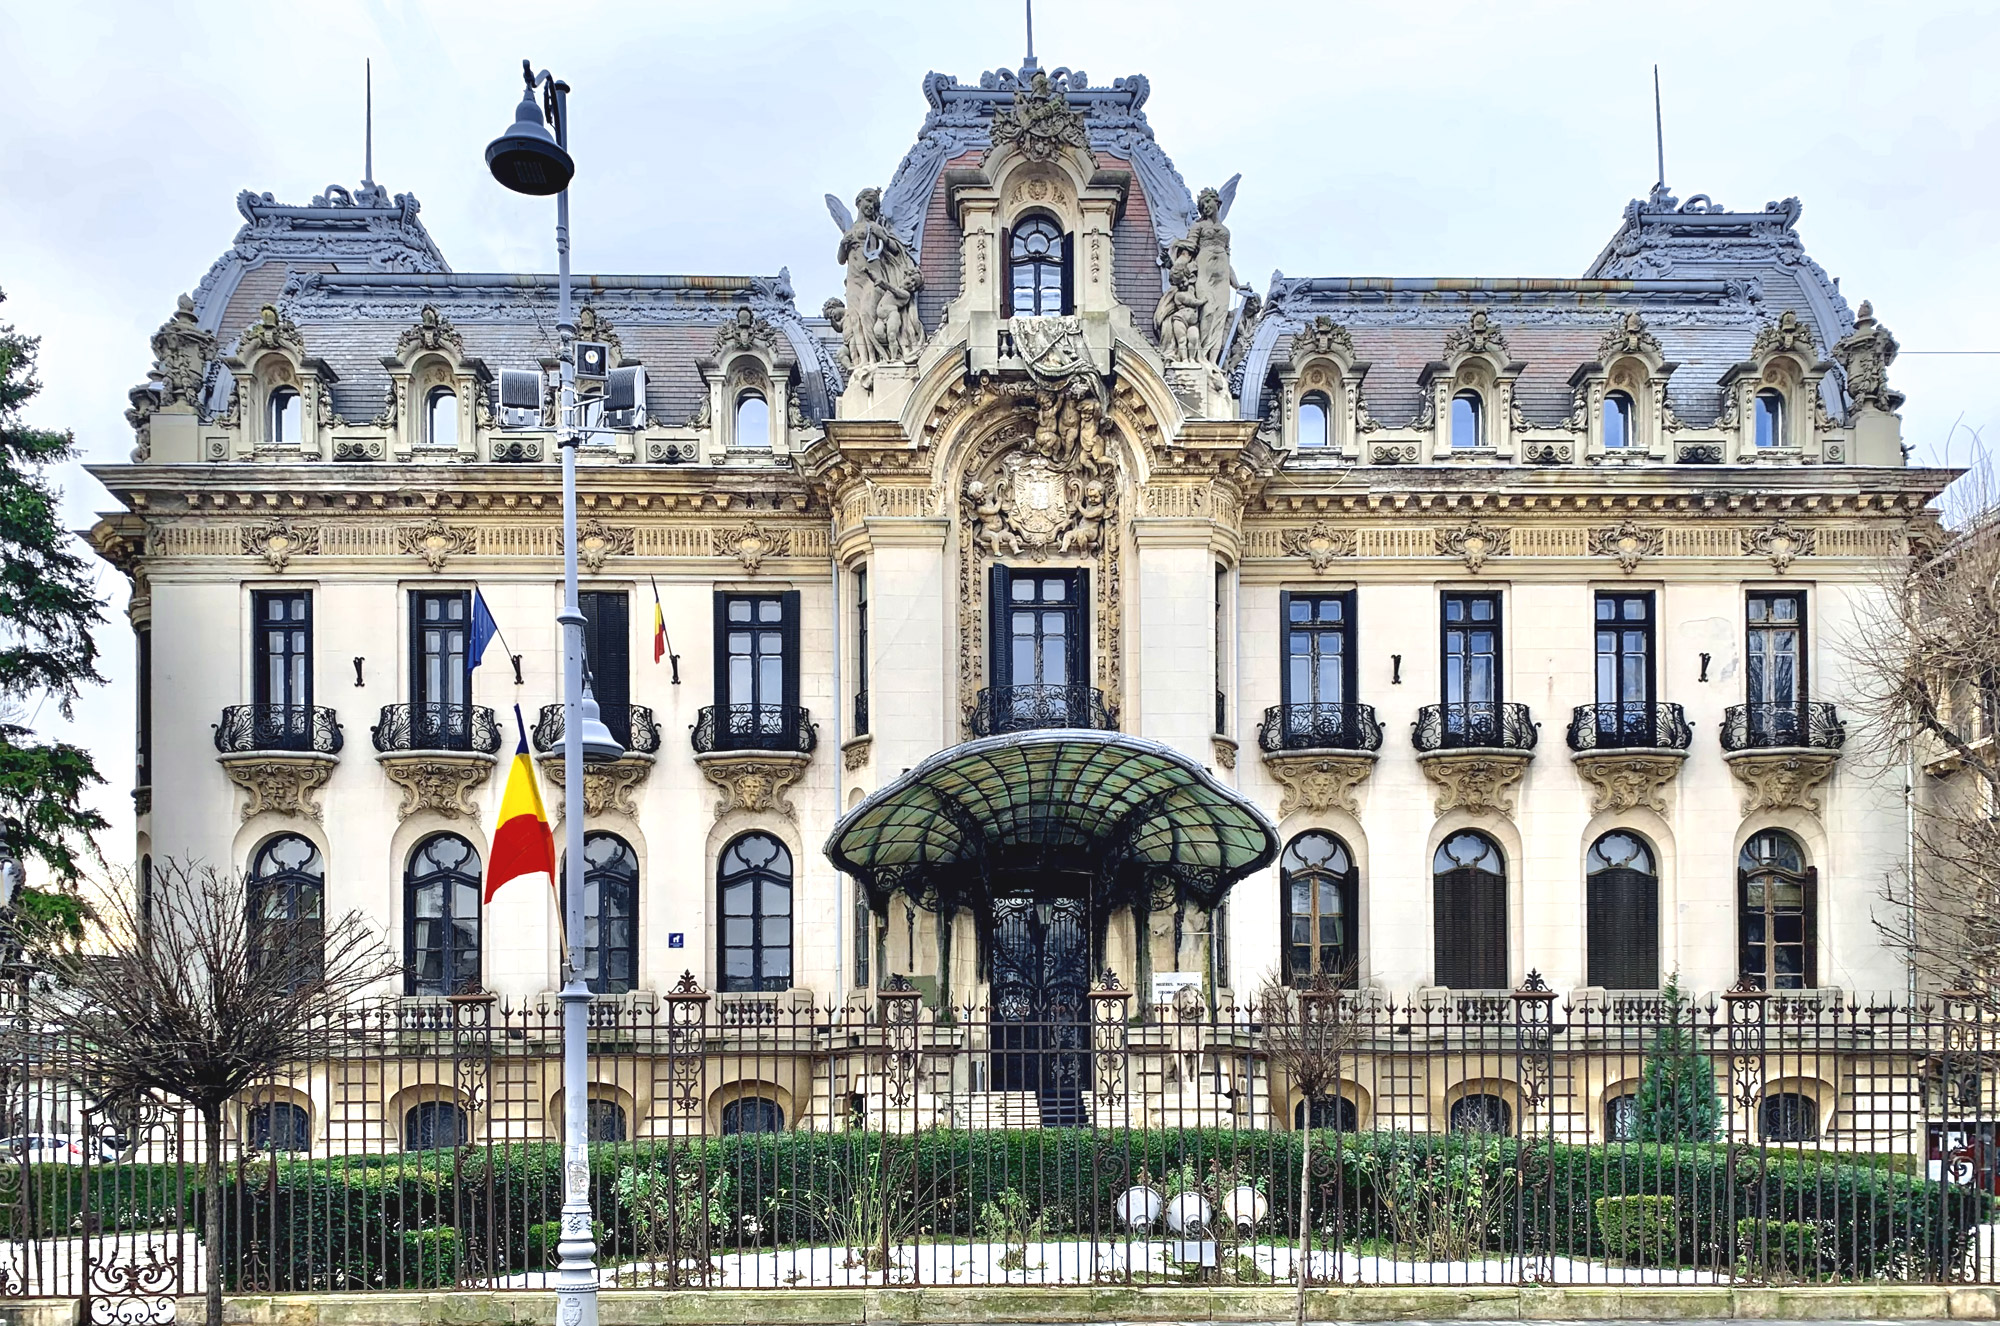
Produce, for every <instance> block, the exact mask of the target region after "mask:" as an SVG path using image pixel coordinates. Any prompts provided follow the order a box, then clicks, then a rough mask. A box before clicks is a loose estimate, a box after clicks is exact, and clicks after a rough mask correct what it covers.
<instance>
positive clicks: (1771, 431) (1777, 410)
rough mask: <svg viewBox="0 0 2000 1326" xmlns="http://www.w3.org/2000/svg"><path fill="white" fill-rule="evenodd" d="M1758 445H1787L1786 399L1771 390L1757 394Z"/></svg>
mask: <svg viewBox="0 0 2000 1326" xmlns="http://www.w3.org/2000/svg"><path fill="white" fill-rule="evenodd" d="M1757 445H1758V446H1760V447H1782V446H1784V445H1785V398H1784V396H1783V394H1782V393H1779V392H1775V391H1770V390H1765V391H1760V392H1758V393H1757Z"/></svg>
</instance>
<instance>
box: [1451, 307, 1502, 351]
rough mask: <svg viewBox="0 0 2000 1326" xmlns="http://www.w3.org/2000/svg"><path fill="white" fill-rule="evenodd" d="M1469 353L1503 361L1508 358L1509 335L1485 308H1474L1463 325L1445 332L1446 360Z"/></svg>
mask: <svg viewBox="0 0 2000 1326" xmlns="http://www.w3.org/2000/svg"><path fill="white" fill-rule="evenodd" d="M1469 355H1487V356H1489V357H1491V358H1493V359H1496V360H1499V361H1501V362H1503V363H1504V362H1505V361H1506V359H1507V337H1506V335H1505V333H1503V332H1502V331H1501V330H1500V328H1499V327H1497V326H1495V325H1494V323H1493V319H1492V317H1491V315H1489V314H1488V313H1487V312H1486V310H1485V309H1483V308H1482V309H1474V310H1473V311H1472V316H1471V317H1470V318H1468V319H1466V323H1465V325H1464V326H1463V327H1458V328H1454V329H1453V330H1451V331H1449V332H1447V333H1445V338H1444V357H1445V362H1447V363H1452V362H1454V361H1456V360H1458V359H1462V358H1465V357H1466V356H1469Z"/></svg>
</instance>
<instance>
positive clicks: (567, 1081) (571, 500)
mask: <svg viewBox="0 0 2000 1326" xmlns="http://www.w3.org/2000/svg"><path fill="white" fill-rule="evenodd" d="M521 76H522V79H523V80H524V81H525V82H526V83H527V91H526V92H525V93H523V94H522V97H521V104H520V106H519V107H518V108H517V109H516V111H515V113H514V124H513V127H512V128H510V129H509V130H508V131H507V132H506V133H504V134H502V135H501V136H500V137H498V138H496V139H494V140H493V142H492V143H491V144H489V145H488V146H487V149H486V165H487V168H488V169H489V170H491V171H492V172H493V177H494V178H495V179H497V180H499V181H500V183H501V184H503V185H505V186H506V187H507V188H509V189H512V190H513V191H514V192H516V193H525V194H531V195H534V196H537V197H546V196H547V195H549V194H551V193H553V194H554V195H555V196H556V263H557V268H556V272H557V275H556V335H557V336H558V337H559V338H560V341H561V348H560V350H559V352H558V356H557V357H558V360H559V362H560V365H561V367H560V370H559V371H560V375H561V384H560V391H559V394H558V406H559V408H558V418H557V438H556V444H557V446H559V447H560V448H561V449H562V482H563V503H562V519H563V602H562V610H561V611H560V612H558V613H557V614H556V621H557V622H558V623H559V624H560V625H561V627H562V638H563V677H562V683H563V877H564V880H565V887H564V889H563V890H562V906H563V932H564V941H565V942H564V952H563V986H562V993H561V995H560V996H558V998H559V999H560V1000H561V1002H562V1028H563V1075H562V1076H563V1168H562V1173H563V1189H562V1191H563V1204H562V1238H561V1241H560V1242H558V1243H557V1244H556V1257H557V1262H556V1322H557V1326H597V1262H596V1253H597V1246H596V1244H595V1243H594V1242H593V1241H592V1239H591V1232H590V1216H591V1211H590V1136H589V1117H590V1116H589V1097H588V1093H589V1090H590V1085H589V1081H588V1075H587V1073H586V1070H585V1063H584V1056H585V1053H586V1049H587V1047H586V1038H587V1037H588V1035H589V1030H590V987H589V986H588V985H587V984H586V983H585V981H584V951H583V934H584V912H583V895H584V889H583V883H582V878H581V875H580V874H579V877H578V880H577V887H575V888H569V887H567V881H568V876H569V873H570V872H571V871H577V872H580V871H582V869H583V815H584V810H583V766H584V762H585V761H586V760H590V761H592V762H597V761H602V760H610V759H616V758H618V757H619V756H620V755H622V754H624V751H623V749H622V748H621V747H620V746H619V744H618V742H617V741H616V740H615V739H614V738H613V737H612V736H611V734H610V732H609V731H607V730H606V729H605V727H604V724H603V723H602V721H600V719H599V715H598V712H597V702H596V700H594V699H593V698H592V697H591V694H590V688H589V684H588V682H587V681H586V680H585V676H584V672H585V669H584V658H583V612H582V610H581V609H580V608H579V607H578V606H577V597H576V449H577V446H578V444H579V443H581V442H582V440H583V433H584V421H583V420H582V419H581V417H580V416H579V413H578V411H579V408H580V402H579V400H578V392H577V375H576V360H575V350H574V347H575V341H576V321H575V319H574V318H573V317H572V315H571V311H570V295H569V181H570V178H571V177H572V176H573V175H575V174H576V163H575V162H574V161H573V160H571V158H570V155H569V85H568V84H567V83H564V82H562V81H560V80H558V79H556V78H555V77H553V76H552V75H551V74H550V73H549V72H548V71H547V70H543V71H542V72H541V73H540V74H536V73H535V72H534V66H532V65H531V64H529V63H528V61H526V60H523V61H521ZM538 86H539V87H541V88H543V89H544V98H543V103H542V105H541V106H537V105H536V104H535V89H536V88H537V87H538ZM545 121H546V123H547V124H548V125H551V126H553V127H554V129H555V133H554V136H553V137H552V136H551V135H550V133H549V130H548V129H547V128H544V127H543V125H544V122H545Z"/></svg>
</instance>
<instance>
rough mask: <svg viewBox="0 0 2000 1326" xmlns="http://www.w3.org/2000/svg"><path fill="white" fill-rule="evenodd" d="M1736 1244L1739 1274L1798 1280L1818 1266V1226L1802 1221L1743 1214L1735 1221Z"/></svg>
mask: <svg viewBox="0 0 2000 1326" xmlns="http://www.w3.org/2000/svg"><path fill="white" fill-rule="evenodd" d="M1736 1247H1737V1268H1738V1271H1739V1273H1740V1274H1743V1275H1755V1276H1761V1277H1762V1278H1764V1279H1767V1280H1800V1279H1804V1278H1806V1277H1807V1276H1810V1275H1812V1274H1813V1273H1815V1272H1816V1271H1818V1270H1819V1269H1820V1229H1819V1226H1818V1225H1809V1224H1806V1223H1805V1222H1803V1221H1799V1220H1762V1219H1759V1218H1758V1217H1756V1216H1747V1217H1745V1218H1744V1219H1742V1220H1739V1221H1737V1222H1736Z"/></svg>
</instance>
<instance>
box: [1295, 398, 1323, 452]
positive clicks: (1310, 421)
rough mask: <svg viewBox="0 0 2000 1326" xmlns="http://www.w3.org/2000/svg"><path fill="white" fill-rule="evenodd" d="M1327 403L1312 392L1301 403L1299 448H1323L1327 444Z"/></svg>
mask: <svg viewBox="0 0 2000 1326" xmlns="http://www.w3.org/2000/svg"><path fill="white" fill-rule="evenodd" d="M1327 418H1328V413H1327V402H1326V397H1325V396H1322V395H1321V394H1320V393H1319V392H1316V391H1315V392H1312V393H1310V394H1308V395H1307V396H1306V398H1305V399H1304V400H1302V401H1300V402H1299V447H1300V448H1301V449H1305V448H1308V447H1323V446H1325V445H1326V443H1327Z"/></svg>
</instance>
